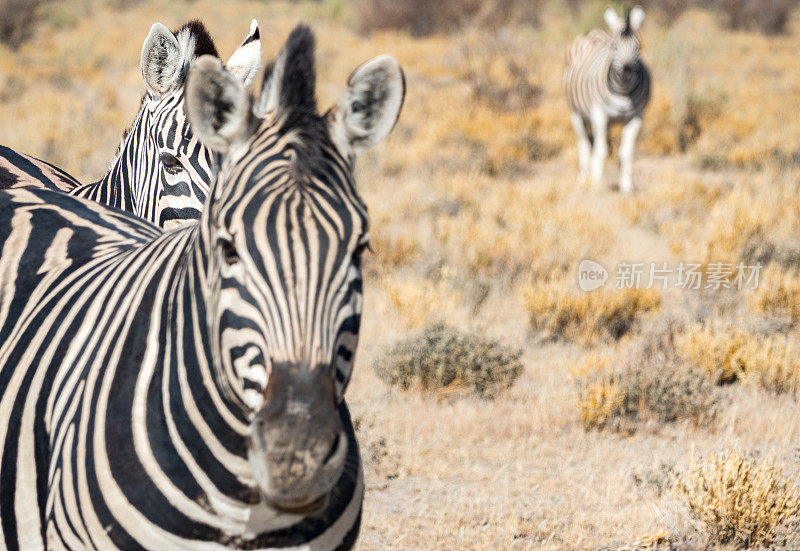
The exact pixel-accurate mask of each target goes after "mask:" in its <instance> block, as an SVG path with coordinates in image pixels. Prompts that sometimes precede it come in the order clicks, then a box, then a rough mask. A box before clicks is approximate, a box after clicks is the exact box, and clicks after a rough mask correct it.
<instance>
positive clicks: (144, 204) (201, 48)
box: [0, 19, 261, 228]
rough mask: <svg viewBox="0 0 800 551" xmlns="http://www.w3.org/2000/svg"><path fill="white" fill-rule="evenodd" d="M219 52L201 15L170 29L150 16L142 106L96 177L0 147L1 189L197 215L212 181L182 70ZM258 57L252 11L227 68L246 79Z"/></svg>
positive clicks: (166, 215) (174, 217)
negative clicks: (188, 109)
mask: <svg viewBox="0 0 800 551" xmlns="http://www.w3.org/2000/svg"><path fill="white" fill-rule="evenodd" d="M205 54H210V55H214V56H218V54H217V48H216V46H215V45H214V42H213V40H212V39H211V36H210V34H209V32H208V30H207V29H206V28H205V26H204V25H203V24H202V23H201V22H199V21H190V22H189V23H187V24H185V25H184V26H182V27H181V28H180V29H178V30H177V31H175V32H172V31H170V30H169V29H167V28H166V27H165V26H164V25H162V24H161V23H154V24H153V26H152V27H151V28H150V32H149V33H148V35H147V38H146V39H145V41H144V45H143V46H142V56H141V70H142V77H143V79H144V83H145V87H146V90H147V91H146V93H145V94H144V96H143V97H142V100H141V104H140V107H139V112H138V114H137V116H136V119H135V121H134V123H133V125H132V126H131V128H130V129H129V130H126V131H125V133H124V134H123V139H122V142H121V144H120V146H119V147H118V149H117V153H116V154H115V156H114V158H113V159H112V161H111V163H110V165H109V172H108V173H107V174H106V175H105V176H104V177H103V178H102V179H101V180H99V181H97V182H94V183H90V184H85V185H81V184H80V182H78V181H77V180H76V179H75V178H73V177H72V176H70V175H69V174H67V173H66V172H64V171H62V170H60V169H59V168H57V167H54V166H53V165H51V164H49V163H46V162H44V161H41V160H39V159H36V158H34V157H30V156H27V155H21V154H19V153H16V152H15V151H13V150H11V149H9V148H5V147H0V189H3V188H8V187H12V186H22V185H37V186H44V187H47V188H48V189H55V190H59V191H63V192H68V193H71V194H73V195H76V196H78V197H86V198H89V199H92V200H95V201H99V202H101V203H103V204H106V205H110V206H113V207H117V208H121V209H124V210H129V211H131V212H133V213H134V214H136V215H138V216H140V217H142V218H144V219H145V220H148V221H150V222H153V223H155V224H158V225H159V226H161V227H162V228H171V227H174V226H176V225H180V224H181V223H183V222H185V221H186V220H194V219H197V218H199V217H200V210H201V209H202V206H203V202H204V200H205V197H206V194H207V193H208V185H209V183H210V181H211V177H212V171H213V162H212V160H213V157H212V155H211V153H210V151H209V150H208V148H206V147H205V146H203V145H202V144H200V143H199V142H198V140H197V138H195V137H194V135H193V134H192V131H191V128H190V127H189V124H188V123H187V121H186V115H185V113H184V107H183V104H184V99H183V85H184V80H185V78H186V72H187V70H188V68H189V66H190V64H191V63H192V62H193V60H195V59H197V58H198V57H200V56H201V55H205ZM260 65H261V35H260V31H259V28H258V23H257V21H256V20H255V19H253V20H252V22H251V23H250V30H249V32H248V34H247V37H246V38H245V40H244V42H243V43H242V45H241V46H240V47H239V49H237V50H236V52H234V54H233V55H232V56H231V58H230V59H229V60H228V62H227V67H228V69H229V70H230V71H231V72H232V73H233V74H235V75H237V76H238V77H239V78H240V79H241V80H242V82H244V83H246V84H247V85H248V86H249V85H250V84H251V83H252V81H253V80H254V79H255V77H256V75H257V73H258V70H259V68H260Z"/></svg>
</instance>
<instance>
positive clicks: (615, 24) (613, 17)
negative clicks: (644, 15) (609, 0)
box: [604, 8, 624, 32]
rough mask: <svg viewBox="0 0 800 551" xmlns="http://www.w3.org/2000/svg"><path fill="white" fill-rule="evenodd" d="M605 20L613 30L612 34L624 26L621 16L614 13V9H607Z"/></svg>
mask: <svg viewBox="0 0 800 551" xmlns="http://www.w3.org/2000/svg"><path fill="white" fill-rule="evenodd" d="M604 18H605V20H606V24H607V25H608V28H609V29H611V31H612V32H618V31H619V30H620V29H622V27H623V26H624V22H623V21H622V19H620V17H619V15H617V12H616V11H614V8H606V13H605V15H604Z"/></svg>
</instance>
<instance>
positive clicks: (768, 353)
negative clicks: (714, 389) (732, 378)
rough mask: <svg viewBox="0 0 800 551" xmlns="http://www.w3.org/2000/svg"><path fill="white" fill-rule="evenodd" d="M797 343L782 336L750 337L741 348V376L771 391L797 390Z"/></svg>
mask: <svg viewBox="0 0 800 551" xmlns="http://www.w3.org/2000/svg"><path fill="white" fill-rule="evenodd" d="M799 353H800V347H798V346H797V343H796V342H795V341H792V340H790V339H788V338H786V337H785V336H775V337H770V338H767V339H764V340H763V341H758V340H757V339H753V340H751V342H750V343H748V345H747V347H745V349H744V350H742V353H741V356H742V365H743V368H744V375H743V378H744V379H745V381H748V382H751V383H753V384H756V385H758V386H760V387H761V388H764V389H766V390H770V391H772V392H797V391H798V390H800V354H799Z"/></svg>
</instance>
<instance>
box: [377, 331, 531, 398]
mask: <svg viewBox="0 0 800 551" xmlns="http://www.w3.org/2000/svg"><path fill="white" fill-rule="evenodd" d="M521 356H522V351H521V350H517V349H513V348H509V347H507V346H504V345H502V344H500V343H498V342H495V341H492V340H488V339H486V338H484V337H482V336H480V335H477V334H473V333H464V332H461V331H458V330H457V329H454V328H452V327H446V326H444V325H434V326H428V327H426V328H425V329H424V330H422V331H421V332H420V333H418V334H417V335H415V336H412V337H410V338H408V339H406V340H404V341H402V342H400V343H398V344H396V345H395V346H393V347H392V348H391V349H389V350H388V351H387V352H386V354H384V355H382V356H381V357H379V358H378V359H377V360H376V361H375V362H373V364H372V367H373V369H374V370H375V373H376V374H377V375H378V377H380V378H381V379H382V380H383V381H384V382H386V383H387V384H389V385H391V386H396V387H399V388H400V389H402V390H416V391H421V392H430V393H434V394H437V395H439V396H451V395H455V394H469V393H472V394H475V395H477V396H480V397H481V398H494V397H496V396H497V395H498V394H500V393H501V392H502V391H504V390H506V389H507V388H509V387H511V385H513V384H514V382H515V381H516V380H517V378H518V377H519V376H520V374H521V373H522V369H523V366H522V362H521V361H520V357H521Z"/></svg>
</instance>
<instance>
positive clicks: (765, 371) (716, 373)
mask: <svg viewBox="0 0 800 551" xmlns="http://www.w3.org/2000/svg"><path fill="white" fill-rule="evenodd" d="M678 346H679V348H680V351H681V353H682V354H683V355H684V356H685V357H686V358H687V359H688V360H690V361H692V362H693V363H695V364H696V365H697V366H698V367H700V368H701V369H703V370H704V371H705V372H706V373H708V374H709V375H710V376H711V377H713V378H714V380H716V381H717V382H719V383H731V382H734V381H736V380H739V379H741V380H744V381H745V382H749V383H753V384H756V385H758V386H760V387H761V388H763V389H765V390H769V391H772V392H792V393H794V392H797V391H798V390H800V355H798V352H799V351H800V346H798V343H797V341H796V340H795V339H793V338H790V337H787V336H785V335H773V336H769V337H764V336H758V335H753V334H750V333H748V332H747V331H743V330H735V329H724V328H723V329H720V328H714V327H712V326H702V327H698V326H694V327H690V328H689V329H688V330H687V331H686V333H684V334H683V335H681V336H680V337H679V339H678Z"/></svg>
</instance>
